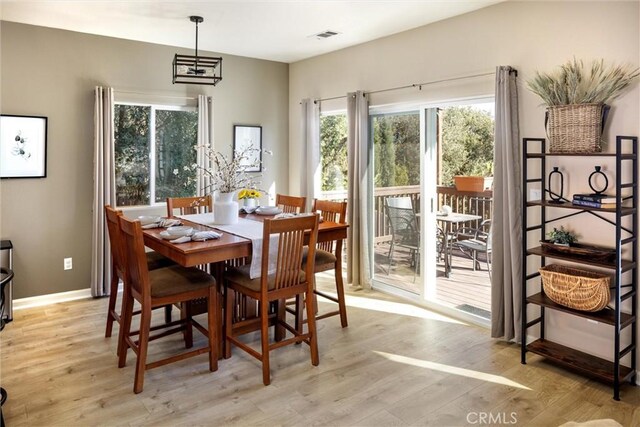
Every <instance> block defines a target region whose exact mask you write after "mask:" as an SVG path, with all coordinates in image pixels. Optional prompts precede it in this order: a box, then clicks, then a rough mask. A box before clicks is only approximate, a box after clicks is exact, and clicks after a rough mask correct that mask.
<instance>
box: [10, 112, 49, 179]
mask: <svg viewBox="0 0 640 427" xmlns="http://www.w3.org/2000/svg"><path fill="white" fill-rule="evenodd" d="M46 176H47V118H46V117H39V116H14V115H9V114H2V115H0V178H45V177H46Z"/></svg>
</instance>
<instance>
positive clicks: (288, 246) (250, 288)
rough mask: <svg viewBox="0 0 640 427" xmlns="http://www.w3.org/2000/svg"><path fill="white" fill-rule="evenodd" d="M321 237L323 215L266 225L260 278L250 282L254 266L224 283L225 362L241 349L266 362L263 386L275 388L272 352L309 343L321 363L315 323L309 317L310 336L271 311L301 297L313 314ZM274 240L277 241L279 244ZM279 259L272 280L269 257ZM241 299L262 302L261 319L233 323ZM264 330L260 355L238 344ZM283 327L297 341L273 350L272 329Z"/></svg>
mask: <svg viewBox="0 0 640 427" xmlns="http://www.w3.org/2000/svg"><path fill="white" fill-rule="evenodd" d="M305 233H309V255H308V256H309V259H311V260H312V261H311V262H309V263H307V268H306V270H302V269H301V265H302V253H303V247H304V238H305ZM272 235H277V236H278V243H277V244H276V245H275V247H272V246H274V245H272V242H271V239H270V238H271V236H272ZM317 236H318V215H307V216H299V217H295V218H283V219H265V220H264V231H263V240H262V242H263V247H262V258H261V261H262V263H261V267H262V268H261V273H262V274H261V276H260V277H259V278H255V279H251V278H250V276H249V270H250V266H249V265H245V266H242V267H239V268H231V269H229V271H228V272H227V274H226V277H225V288H226V293H225V297H226V304H225V331H226V340H227V346H225V357H226V358H229V357H231V344H233V345H235V346H237V347H239V348H241V349H242V350H244V351H246V352H247V353H249V354H250V355H251V356H253V357H255V358H256V359H258V360H260V361H261V362H262V381H263V383H264V385H269V384H270V382H271V374H270V370H269V352H270V351H272V350H274V349H276V348H279V347H283V346H285V345H289V344H295V343H299V342H304V343H306V344H308V345H309V347H310V349H311V364H312V365H313V366H317V365H318V363H319V362H320V360H319V355H318V338H317V334H316V323H315V317H314V316H309V321H308V322H307V332H306V333H304V332H303V331H302V330H298V329H297V328H295V327H293V326H291V325H289V324H287V323H286V317H285V316H279V314H278V313H279V310H275V311H270V310H269V305H270V303H271V302H272V301H280V300H285V299H287V298H293V297H295V296H296V295H306V296H307V298H305V301H306V310H307V312H310V313H312V312H313V301H312V298H311V295H312V294H313V268H314V265H313V260H315V247H316V241H317ZM274 240H275V239H274ZM270 251H275V252H276V253H277V259H276V271H275V273H273V274H271V275H269V274H268V271H269V252H270ZM236 293H239V294H242V295H247V296H249V297H251V298H253V299H256V300H258V303H259V309H258V318H257V319H250V320H243V321H240V322H235V321H234V317H236V316H234V313H235V311H236V310H237V308H236V307H234V305H233V303H234V301H235V299H236V298H235V295H234V294H236ZM258 325H259V330H260V343H261V351H257V350H255V349H253V348H252V347H250V346H249V345H247V344H245V343H244V342H242V341H240V340H238V338H237V337H238V336H239V335H242V334H244V333H247V332H251V331H253V330H255V329H256V327H257V326H258ZM270 325H275V326H278V325H279V326H281V327H284V328H285V329H286V330H288V331H289V332H290V333H291V334H293V337H291V338H284V339H282V340H280V341H276V342H274V343H273V344H270V343H269V326H270Z"/></svg>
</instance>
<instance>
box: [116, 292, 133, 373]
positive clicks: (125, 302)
mask: <svg viewBox="0 0 640 427" xmlns="http://www.w3.org/2000/svg"><path fill="white" fill-rule="evenodd" d="M131 317H133V297H132V296H131V294H130V293H129V292H128V291H127V289H126V287H125V290H124V292H122V310H121V315H120V331H119V332H118V368H124V367H125V365H126V364H127V351H128V350H129V345H128V344H127V342H126V340H125V338H126V337H128V336H129V334H130V333H131Z"/></svg>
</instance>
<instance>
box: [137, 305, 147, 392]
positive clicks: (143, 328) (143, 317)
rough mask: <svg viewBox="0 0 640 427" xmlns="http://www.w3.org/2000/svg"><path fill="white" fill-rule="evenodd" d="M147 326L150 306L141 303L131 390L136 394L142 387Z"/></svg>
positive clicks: (145, 358)
mask: <svg viewBox="0 0 640 427" xmlns="http://www.w3.org/2000/svg"><path fill="white" fill-rule="evenodd" d="M149 328H151V307H149V306H146V305H145V304H143V307H142V313H141V314H140V337H139V338H140V340H139V341H138V359H137V360H136V376H135V380H134V383H133V392H134V393H136V394H138V393H140V392H141V391H142V389H143V387H144V371H145V369H146V364H147V347H148V346H149Z"/></svg>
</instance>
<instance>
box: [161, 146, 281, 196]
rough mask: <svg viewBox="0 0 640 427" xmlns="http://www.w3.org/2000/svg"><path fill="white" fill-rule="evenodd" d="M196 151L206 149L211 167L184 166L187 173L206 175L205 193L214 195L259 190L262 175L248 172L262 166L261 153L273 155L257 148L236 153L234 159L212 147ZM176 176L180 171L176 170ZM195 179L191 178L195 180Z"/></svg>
mask: <svg viewBox="0 0 640 427" xmlns="http://www.w3.org/2000/svg"><path fill="white" fill-rule="evenodd" d="M195 148H196V150H198V149H201V148H204V151H205V153H204V154H205V156H206V157H207V159H208V160H209V162H208V163H209V164H211V167H202V166H200V165H198V164H196V163H194V164H192V165H191V166H184V170H185V171H197V170H200V171H202V173H203V174H204V176H205V178H208V179H207V180H206V181H207V182H208V184H207V185H206V187H205V193H213V192H214V191H220V192H221V193H231V192H234V191H237V190H240V189H244V188H246V189H252V190H254V189H255V190H257V189H259V188H258V187H259V185H260V183H261V181H260V178H262V174H255V173H251V172H248V170H251V169H255V168H256V167H259V166H260V165H261V164H262V161H261V160H260V156H259V155H258V154H260V153H261V152H263V153H266V154H272V153H271V152H270V151H268V150H260V149H257V148H251V147H247V148H245V149H244V150H242V151H240V152H236V153H235V156H234V157H233V158H232V159H229V157H227V156H225V155H224V154H222V153H220V152H219V151H216V150H214V149H213V148H211V146H209V145H208V144H207V145H204V146H197V147H195ZM173 173H174V174H176V175H177V174H178V173H179V171H178V170H177V169H174V171H173ZM193 179H195V178H191V180H193Z"/></svg>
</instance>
